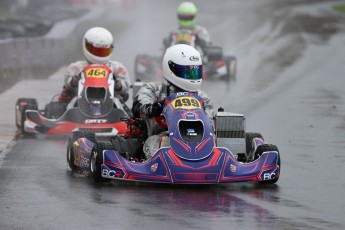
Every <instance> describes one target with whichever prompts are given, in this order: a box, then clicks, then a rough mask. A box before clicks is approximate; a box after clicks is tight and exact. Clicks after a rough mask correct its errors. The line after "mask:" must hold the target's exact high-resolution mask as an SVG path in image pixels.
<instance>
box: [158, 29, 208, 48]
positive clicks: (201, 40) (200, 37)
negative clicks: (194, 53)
mask: <svg viewBox="0 0 345 230" xmlns="http://www.w3.org/2000/svg"><path fill="white" fill-rule="evenodd" d="M181 30H186V29H184V28H181V27H179V28H177V29H174V30H173V31H171V32H170V34H169V36H168V37H167V38H165V39H164V41H163V43H164V48H165V49H167V48H168V47H170V46H172V45H175V44H172V43H173V35H174V34H176V33H179V32H180V31H181ZM190 30H192V31H193V32H194V33H195V34H196V44H197V45H198V46H200V47H201V49H204V48H206V47H208V46H209V45H211V38H210V34H209V32H208V31H207V29H206V28H204V27H202V26H200V25H195V26H194V27H193V28H191V29H190ZM199 51H200V50H199ZM202 51H203V50H202Z"/></svg>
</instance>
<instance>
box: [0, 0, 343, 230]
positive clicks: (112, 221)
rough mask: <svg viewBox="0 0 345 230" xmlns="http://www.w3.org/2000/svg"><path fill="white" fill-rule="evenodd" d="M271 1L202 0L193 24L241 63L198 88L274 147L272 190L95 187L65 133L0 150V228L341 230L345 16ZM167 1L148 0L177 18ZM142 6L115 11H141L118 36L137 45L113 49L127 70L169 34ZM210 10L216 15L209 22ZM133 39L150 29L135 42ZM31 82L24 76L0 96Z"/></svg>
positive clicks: (322, 7) (52, 82)
mask: <svg viewBox="0 0 345 230" xmlns="http://www.w3.org/2000/svg"><path fill="white" fill-rule="evenodd" d="M272 2H273V3H272ZM272 2H271V1H268V0H267V1H254V0H253V1H246V2H243V1H231V2H228V1H226V2H223V4H224V5H223V6H224V7H222V9H221V10H220V9H215V7H216V6H215V5H212V6H209V5H207V3H206V1H204V2H203V3H204V4H201V6H200V7H199V8H200V12H205V15H204V18H202V17H201V16H200V18H199V21H200V22H201V23H202V24H204V25H206V26H207V27H209V28H211V29H210V32H211V35H213V36H212V37H213V38H214V39H213V40H215V43H217V44H220V45H222V46H223V47H225V49H226V52H228V53H235V54H236V55H237V56H238V58H239V75H238V80H237V82H236V83H234V84H232V85H231V86H230V87H229V86H226V85H225V84H224V83H222V82H218V81H207V83H205V84H204V86H203V87H204V89H205V91H207V92H208V93H209V94H210V95H211V96H212V97H213V98H214V100H215V105H216V107H219V106H223V107H225V108H226V110H228V111H232V112H240V113H244V114H245V115H246V116H247V129H248V130H249V131H258V132H261V133H262V134H263V136H264V137H265V138H266V141H267V142H269V143H274V144H276V145H278V147H279V150H280V152H281V157H282V171H281V178H280V180H279V181H278V183H277V185H273V186H259V185H256V184H250V183H242V184H231V185H217V186H167V185H155V184H145V183H122V182H121V181H120V182H113V183H109V184H96V183H94V182H93V181H92V180H91V179H89V178H88V177H87V176H86V175H83V174H74V173H72V172H71V171H70V170H69V169H68V167H67V163H66V160H65V159H66V156H65V149H66V140H65V139H64V138H57V139H53V138H47V137H42V136H41V137H39V138H38V139H37V140H33V139H22V138H19V139H18V141H16V142H13V143H12V145H13V146H12V148H11V149H10V150H9V151H8V152H3V153H1V154H0V155H2V156H1V158H0V159H1V161H0V178H1V179H0V229H76V228H83V229H94V228H99V229H163V228H164V229H235V228H240V229H344V227H345V221H344V218H343V217H344V214H343V213H344V212H343V210H344V208H345V201H344V200H343V199H342V194H344V190H345V183H344V179H343V175H344V173H345V170H344V167H343V165H344V162H345V157H344V147H345V142H344V140H345V93H344V90H343V85H345V79H344V78H343V69H342V68H343V67H342V66H343V63H344V62H345V54H344V52H343V47H344V45H345V39H344V37H345V36H344V28H343V26H342V25H343V24H344V21H343V20H344V19H343V16H342V17H341V16H340V15H337V14H334V13H332V10H331V9H330V7H329V6H330V1H327V3H325V4H321V3H322V1H321V3H318V4H308V5H303V4H302V5H298V4H294V5H292V4H291V1H287V2H290V4H291V6H289V4H284V2H281V3H280V4H277V3H274V2H275V1H272ZM293 2H294V3H296V2H299V1H293ZM343 3H344V2H343ZM169 5H170V6H169ZM174 5H175V4H174V2H170V1H169V4H168V3H165V4H163V3H158V6H157V7H161V8H162V12H161V13H162V14H163V13H164V15H166V16H168V15H169V14H171V17H172V18H174V13H171V12H170V13H169V9H172V8H174V7H173V6H174ZM225 6H226V7H227V8H228V9H230V12H232V14H229V13H228V12H227V11H226V10H225ZM167 7H170V8H167ZM148 8H149V5H147V4H146V5H139V6H138V8H137V9H132V10H133V11H131V12H130V13H128V14H127V15H126V16H125V15H124V14H123V15H119V17H123V19H125V18H126V17H128V18H130V16H131V15H134V13H135V15H136V16H137V17H140V18H143V20H142V21H141V22H136V23H134V24H133V22H132V20H129V23H128V28H127V29H126V30H125V31H124V33H123V34H122V35H121V36H120V37H119V38H118V39H117V43H118V44H127V43H129V44H131V45H133V44H134V45H133V47H131V48H130V49H128V48H127V47H126V46H125V45H119V46H118V47H117V50H118V53H117V54H116V55H115V56H116V58H117V59H119V60H122V61H123V63H124V64H126V65H127V66H129V68H130V67H131V66H132V65H133V57H134V55H136V54H137V53H145V52H148V53H151V54H155V53H158V52H159V47H158V48H157V44H158V46H159V45H160V44H161V43H160V42H161V37H162V36H164V35H165V34H166V33H165V31H164V30H162V29H161V27H160V28H157V26H153V27H150V26H147V27H143V26H142V25H141V23H146V24H147V21H157V19H159V18H160V17H161V16H160V15H158V13H157V14H154V13H153V14H150V15H149V14H147V9H148ZM274 9H275V10H274ZM214 12H221V13H218V14H217V16H216V17H215V16H214ZM244 15H246V20H244V19H243V17H244ZM219 18H222V19H223V20H219ZM219 21H221V23H220V24H219V25H218V27H212V26H211V25H213V24H214V23H215V22H219ZM159 23H161V24H163V23H164V24H165V26H164V27H166V28H167V30H168V29H169V28H170V27H173V26H174V20H173V19H167V20H164V21H163V20H161V21H159ZM315 26H317V27H318V28H319V29H318V30H316V31H315V29H314V30H313V29H312V28H314V27H315ZM321 28H323V29H321ZM137 34H141V36H143V38H146V37H149V35H150V34H155V36H154V37H153V38H152V39H148V40H145V41H147V43H145V44H143V42H138V41H136V40H137V39H138V38H137V37H136V35H137ZM155 45H156V46H155ZM120 57H123V58H120ZM61 71H63V70H60V73H57V74H56V75H55V76H53V77H51V78H50V79H49V81H46V82H45V81H44V80H40V81H39V86H42V85H44V84H46V85H49V87H48V88H49V90H48V88H47V90H45V91H43V92H41V93H40V94H37V88H36V90H35V89H32V90H31V91H30V90H27V91H26V92H25V93H26V95H33V96H36V95H37V97H39V103H40V104H41V105H43V104H44V102H46V101H47V100H49V98H50V97H51V95H52V94H54V93H55V92H58V89H59V88H60V85H59V84H58V82H59V80H60V79H59V74H61ZM61 84H62V83H61ZM35 85H37V84H36V83H35V81H29V82H21V83H19V84H17V85H16V86H14V88H13V89H11V90H8V91H7V92H5V93H4V94H2V95H1V98H0V99H1V100H5V99H6V97H10V96H13V95H18V91H19V92H24V91H23V89H24V88H25V87H28V86H32V87H33V88H34V87H38V86H35ZM14 90H17V91H16V92H15V93H14V92H13V91H14ZM52 91H53V92H52ZM45 95H47V96H45ZM225 96H226V98H228V99H227V100H224V97H225ZM9 100H11V99H9ZM13 105H14V103H13ZM13 107H14V106H11V108H13ZM8 116H10V115H8ZM9 120H10V119H9ZM12 124H14V121H13V122H12ZM3 128H4V127H3Z"/></svg>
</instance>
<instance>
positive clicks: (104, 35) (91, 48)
mask: <svg viewBox="0 0 345 230" xmlns="http://www.w3.org/2000/svg"><path fill="white" fill-rule="evenodd" d="M113 47H114V46H113V35H112V34H111V33H110V32H109V31H108V30H106V29H104V28H102V27H93V28H91V29H89V30H88V31H86V33H85V35H84V39H83V53H84V56H85V58H86V59H87V60H88V61H89V62H91V63H93V64H105V63H107V62H108V61H109V59H110V57H111V55H112V52H113Z"/></svg>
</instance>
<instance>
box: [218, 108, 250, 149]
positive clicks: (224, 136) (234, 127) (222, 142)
mask: <svg viewBox="0 0 345 230" xmlns="http://www.w3.org/2000/svg"><path fill="white" fill-rule="evenodd" d="M245 120H246V119H245V117H244V115H242V114H238V113H229V112H220V111H218V112H217V114H216V117H215V118H214V123H215V134H216V143H217V147H224V148H227V149H229V150H230V152H231V153H232V154H233V155H236V154H237V153H245V152H246V139H245V131H246V123H245Z"/></svg>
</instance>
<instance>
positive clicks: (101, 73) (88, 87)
mask: <svg viewBox="0 0 345 230" xmlns="http://www.w3.org/2000/svg"><path fill="white" fill-rule="evenodd" d="M112 75H113V74H112V71H111V70H110V68H109V67H108V66H106V65H93V64H90V65H87V66H85V67H84V68H83V71H82V74H81V79H80V80H79V83H78V92H77V94H76V95H77V96H76V97H74V98H73V99H72V100H71V101H70V103H69V104H65V103H60V102H58V100H55V99H54V98H56V97H53V99H52V101H51V102H50V103H48V104H47V105H46V106H45V108H44V109H42V110H39V109H38V103H37V100H36V99H35V98H19V99H18V100H17V102H16V106H15V113H16V126H17V127H18V129H19V130H20V131H21V133H22V134H23V136H32V135H35V134H37V133H44V134H59V135H69V134H70V133H71V132H72V131H76V130H93V131H94V132H96V133H97V134H99V135H121V134H124V133H125V132H126V129H127V125H126V123H125V122H123V121H121V118H123V117H127V116H128V114H127V113H126V112H125V111H124V109H123V106H125V104H124V103H121V100H119V99H118V97H117V96H115V94H114V84H115V82H114V79H113V77H112ZM122 102H123V101H122Z"/></svg>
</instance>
